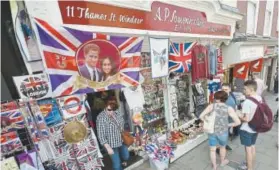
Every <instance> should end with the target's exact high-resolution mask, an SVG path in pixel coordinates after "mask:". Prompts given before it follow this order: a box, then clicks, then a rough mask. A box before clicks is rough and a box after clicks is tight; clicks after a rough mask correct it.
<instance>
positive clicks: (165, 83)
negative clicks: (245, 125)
mask: <svg viewBox="0 0 279 170" xmlns="http://www.w3.org/2000/svg"><path fill="white" fill-rule="evenodd" d="M25 7H26V9H27V11H28V15H29V18H30V21H31V22H30V27H32V28H33V30H34V34H35V35H36V36H35V37H36V38H35V41H36V44H37V46H38V49H39V54H40V56H41V58H42V63H41V64H42V66H43V69H42V72H43V73H42V74H40V75H38V74H36V75H29V76H27V77H22V76H20V77H14V81H15V84H16V86H17V87H18V92H19V93H21V96H22V99H21V100H19V101H18V102H17V107H19V108H18V109H19V110H22V111H21V113H22V117H23V119H26V121H24V122H27V123H29V124H30V125H31V124H32V123H33V124H34V127H37V126H35V125H37V124H39V123H41V124H43V125H44V126H40V127H39V126H38V128H36V130H37V131H38V132H40V133H39V134H38V135H39V136H37V137H36V136H34V135H35V132H34V130H33V131H32V130H30V129H29V128H27V131H28V132H29V133H30V134H31V140H30V143H32V144H33V145H36V146H38V147H37V149H35V151H34V152H35V153H37V154H38V155H39V158H40V159H39V160H40V161H41V166H42V168H43V167H46V165H47V166H53V167H56V168H57V169H63V170H68V169H71V170H72V169H79V168H81V169H112V163H111V160H110V157H109V156H108V154H107V150H106V149H105V148H104V147H103V141H104V140H103V137H102V136H100V135H102V133H101V132H100V129H98V128H103V127H101V126H98V121H99V119H100V115H102V114H103V110H104V108H105V101H106V99H108V98H111V97H112V96H113V97H115V98H116V100H117V103H118V105H119V109H118V111H119V113H120V114H121V115H123V118H124V128H125V130H127V131H129V132H131V134H132V136H133V138H134V143H133V144H132V145H131V146H129V148H128V149H129V152H130V159H129V160H128V166H127V167H126V169H133V168H134V167H136V166H138V165H139V164H141V163H142V162H143V161H144V159H146V158H149V159H150V160H151V165H152V166H156V167H157V168H158V167H167V166H168V163H169V160H170V163H172V162H174V161H175V160H177V159H178V158H179V157H181V156H182V155H183V154H185V153H187V152H188V151H190V150H191V149H193V148H195V147H196V146H198V145H199V144H200V143H202V142H203V141H205V140H206V139H207V136H206V135H205V134H204V133H203V132H202V127H201V126H202V125H201V124H200V122H199V121H197V117H198V116H199V114H200V113H201V111H202V110H203V109H204V108H205V107H206V106H207V104H208V103H209V102H210V101H209V98H208V96H210V94H213V93H214V92H215V91H216V90H218V86H215V85H213V84H211V83H213V81H211V80H213V77H214V76H216V75H217V74H218V73H220V71H222V60H220V58H222V53H221V50H220V45H221V44H222V43H225V44H228V42H229V41H230V40H231V39H232V35H233V32H234V25H235V22H236V21H237V20H240V19H241V18H242V16H241V15H240V14H238V13H236V12H232V11H227V10H225V9H223V8H222V7H221V5H220V4H219V2H202V1H201V2H200V1H196V2H194V1H189V2H187V3H186V2H176V5H172V4H170V3H166V2H160V1H154V2H142V3H139V4H135V3H132V2H129V1H127V2H121V3H120V2H117V1H112V2H106V3H103V2H89V1H88V2H87V1H83V2H79V1H54V2H52V3H48V2H32V1H27V2H25ZM212 11H215V12H212ZM18 42H19V43H20V42H21V40H18ZM27 45H28V43H27ZM34 67H36V66H33V67H30V68H31V69H32V68H34ZM209 83H210V84H211V85H210V88H209V89H208V85H209ZM33 87H36V88H35V89H34V88H33ZM24 108H25V110H24ZM25 115H27V116H25ZM28 115H29V116H28ZM29 117H30V118H29ZM28 118H29V119H28ZM33 118H36V119H35V120H34V121H32V120H33ZM37 119H38V120H37ZM110 126H111V125H110V124H108V126H107V128H109V127H110ZM104 127H105V126H104ZM73 129H78V130H77V132H76V133H75V134H73V131H75V130H73ZM37 131H36V132H37ZM42 132H45V133H42ZM71 132H72V133H71ZM97 132H98V133H97ZM32 134H33V136H34V137H33V138H34V139H33V138H32ZM42 134H44V137H42V136H43V135H42ZM73 136H74V137H73ZM54 138H55V140H57V141H53V140H52V139H54ZM48 148H51V151H52V152H49V153H48V152H46V150H48ZM25 154H28V152H25ZM13 158H14V159H18V158H17V157H16V156H13ZM46 162H47V163H46Z"/></svg>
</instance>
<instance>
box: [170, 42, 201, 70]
mask: <svg viewBox="0 0 279 170" xmlns="http://www.w3.org/2000/svg"><path fill="white" fill-rule="evenodd" d="M195 45H196V42H188V43H173V42H171V44H170V55H169V71H170V72H178V73H183V72H190V71H191V65H192V48H193V47H194V46H195Z"/></svg>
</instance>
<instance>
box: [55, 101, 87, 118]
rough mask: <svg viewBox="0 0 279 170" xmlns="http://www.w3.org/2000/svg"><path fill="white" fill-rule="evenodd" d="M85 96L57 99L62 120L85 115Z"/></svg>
mask: <svg viewBox="0 0 279 170" xmlns="http://www.w3.org/2000/svg"><path fill="white" fill-rule="evenodd" d="M85 100H86V96H85V95H73V96H67V97H61V98H58V99H57V101H58V103H59V106H60V109H61V111H62V115H63V118H64V119H68V118H71V117H75V116H78V115H80V114H85V113H86V108H85Z"/></svg>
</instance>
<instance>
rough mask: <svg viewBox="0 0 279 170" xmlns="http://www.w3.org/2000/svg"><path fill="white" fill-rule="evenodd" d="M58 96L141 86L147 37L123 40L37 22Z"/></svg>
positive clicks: (48, 68) (36, 20) (38, 20)
mask: <svg viewBox="0 0 279 170" xmlns="http://www.w3.org/2000/svg"><path fill="white" fill-rule="evenodd" d="M35 22H36V25H37V29H38V34H39V39H40V49H41V52H42V55H43V60H44V64H45V67H46V72H47V73H48V74H49V78H50V83H51V85H52V91H53V95H54V96H65V95H71V94H82V93H91V92H96V91H104V90H110V89H118V88H122V87H129V86H135V85H138V84H139V69H140V64H141V62H140V55H141V54H140V51H141V47H142V43H143V37H122V36H110V35H104V34H97V33H94V32H89V31H83V30H76V29H72V28H68V27H66V26H52V25H50V24H49V23H47V22H45V21H43V20H40V19H35Z"/></svg>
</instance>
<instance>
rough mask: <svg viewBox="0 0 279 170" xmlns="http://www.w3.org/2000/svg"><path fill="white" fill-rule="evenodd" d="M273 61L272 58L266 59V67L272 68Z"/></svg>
mask: <svg viewBox="0 0 279 170" xmlns="http://www.w3.org/2000/svg"><path fill="white" fill-rule="evenodd" d="M271 60H272V58H267V59H264V66H271Z"/></svg>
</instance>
